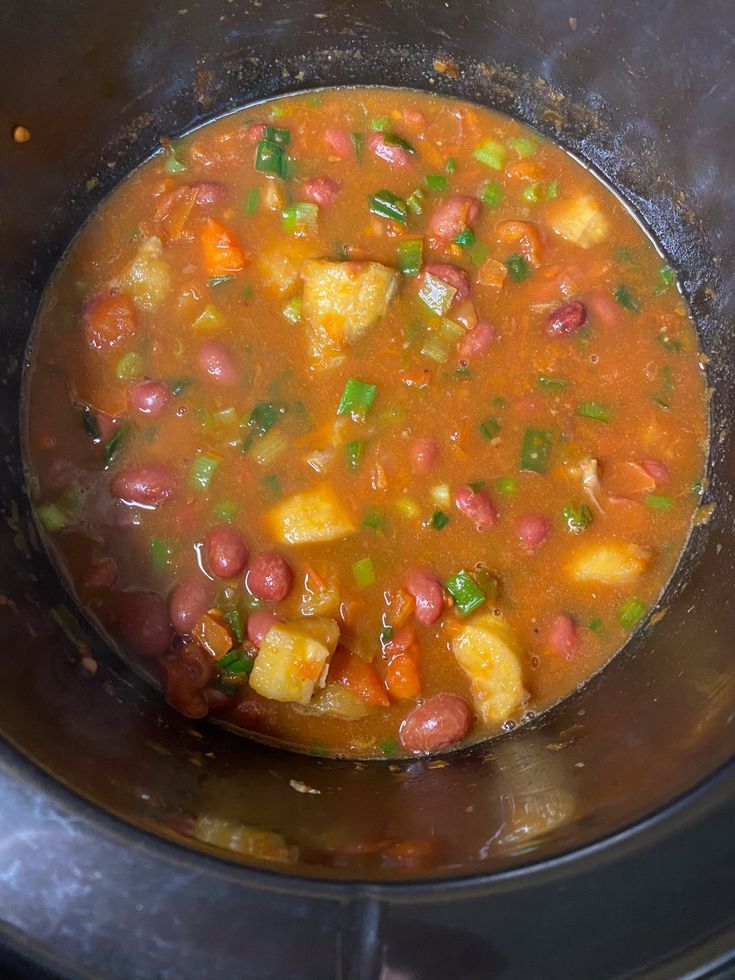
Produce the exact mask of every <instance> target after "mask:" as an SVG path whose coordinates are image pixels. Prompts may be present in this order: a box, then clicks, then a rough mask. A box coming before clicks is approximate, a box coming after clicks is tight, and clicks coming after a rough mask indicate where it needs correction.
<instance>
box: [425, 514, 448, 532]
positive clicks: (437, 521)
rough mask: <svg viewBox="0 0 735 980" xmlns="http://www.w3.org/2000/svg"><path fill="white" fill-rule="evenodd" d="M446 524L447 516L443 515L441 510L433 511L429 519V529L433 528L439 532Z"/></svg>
mask: <svg viewBox="0 0 735 980" xmlns="http://www.w3.org/2000/svg"><path fill="white" fill-rule="evenodd" d="M448 523H449V514H445V513H444V511H443V510H435V511H434V513H433V514H432V515H431V517H430V519H429V527H433V528H434V530H435V531H441V529H442V528H444V527H446V526H447V524H448Z"/></svg>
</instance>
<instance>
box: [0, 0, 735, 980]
mask: <svg viewBox="0 0 735 980" xmlns="http://www.w3.org/2000/svg"><path fill="white" fill-rule="evenodd" d="M0 24H1V25H2V28H3V32H2V33H3V38H4V41H5V44H4V53H3V59H2V62H1V63H0V78H1V79H2V91H3V106H2V114H3V126H4V132H5V135H6V138H5V139H4V140H3V141H2V143H1V148H0V165H1V167H2V190H3V209H2V212H3V213H2V235H1V236H0V265H1V266H2V271H1V272H0V275H1V276H2V278H1V280H0V281H1V282H2V333H1V334H0V344H2V360H1V361H0V364H1V365H2V375H1V380H2V384H1V385H0V425H1V426H2V432H3V447H4V466H3V467H2V471H1V472H0V488H1V490H2V492H1V494H0V497H1V498H2V504H1V506H2V511H3V517H4V521H3V524H2V527H1V528H0V557H1V561H2V565H1V570H0V649H2V655H1V656H0V730H1V731H2V734H3V735H4V737H5V743H4V744H3V746H2V748H1V749H0V779H1V780H2V799H3V806H2V807H0V830H1V831H2V836H1V837H0V846H1V847H2V855H3V857H2V861H1V862H0V896H1V899H0V910H1V912H2V919H3V922H4V926H3V938H4V941H5V947H6V954H5V955H6V957H7V961H8V965H7V970H8V971H9V970H10V969H11V968H13V967H11V963H14V964H15V968H17V969H20V971H21V973H22V974H23V975H27V971H30V970H31V965H30V964H31V963H33V964H35V966H34V967H33V969H36V970H38V971H40V970H41V969H42V968H43V969H46V970H47V971H49V972H50V973H51V974H62V975H72V976H73V975H82V976H86V975H90V974H92V975H102V976H106V977H126V978H130V977H138V976H140V977H151V976H156V977H169V976H170V977H182V976H184V977H185V976H192V977H193V976H201V975H207V976H209V977H213V978H214V977H219V976H223V977H224V976H231V975H236V976H262V977H270V976H274V975H285V976H289V977H327V976H345V977H350V978H362V977H365V978H369V977H378V976H383V977H391V976H399V975H400V976H411V977H414V976H415V977H421V978H424V977H428V978H432V977H448V976H453V977H454V976H457V977H474V976H477V977H487V976H513V977H515V976H518V977H521V976H522V977H533V976H549V975H564V976H565V977H588V976H592V975H594V976H597V977H615V976H622V975H631V974H633V973H636V974H639V973H641V974H645V975H646V976H650V977H657V976H672V975H677V976H683V975H691V976H700V975H705V974H706V973H707V971H715V972H716V971H718V970H720V969H721V970H725V971H726V970H727V969H728V968H727V967H726V966H725V965H724V964H726V963H727V962H728V961H729V958H730V953H731V951H732V950H734V949H735V935H734V934H733V917H734V916H735V882H734V879H733V876H732V875H731V874H729V873H728V868H730V867H731V866H732V860H733V858H735V840H734V839H733V838H734V835H733V834H732V833H731V831H730V828H731V826H732V818H733V816H734V815H735V773H733V769H732V756H733V753H734V752H735V730H734V729H735V726H734V725H733V724H732V721H733V718H735V675H734V673H733V669H732V660H733V639H732V638H733V628H734V627H735V608H734V606H733V601H732V593H733V582H734V581H735V572H734V569H733V562H734V560H735V536H734V534H733V503H732V493H731V488H732V486H733V481H734V478H735V441H734V440H733V435H732V429H731V425H730V420H731V418H732V413H733V401H734V389H733V385H732V380H731V378H732V371H733V366H734V365H735V343H734V341H733V331H732V328H731V320H732V317H733V313H735V292H734V290H733V277H732V273H731V269H732V260H733V252H734V251H735V207H734V206H733V201H732V199H731V197H730V196H729V193H728V192H729V188H730V185H731V183H732V182H733V178H734V177H735V162H733V157H732V153H731V146H732V139H733V135H734V133H733V130H734V128H735V127H734V124H733V116H732V109H731V106H732V101H733V96H734V95H735V74H734V73H733V67H732V58H733V41H732V37H733V32H734V31H735V14H734V13H733V10H732V7H731V5H730V4H729V3H727V2H726V0H702V2H700V3H698V4H696V5H693V4H689V3H686V2H684V0H680V2H671V0H669V2H664V0H652V2H649V3H647V4H642V3H639V2H638V0H620V2H619V3H617V4H615V5H614V6H613V7H612V8H610V6H609V5H608V4H606V3H604V2H603V0H587V2H586V3H584V4H579V3H572V2H570V0H553V2H548V0H536V2H532V0H520V2H518V3H516V4H512V5H510V4H505V3H499V2H489V0H484V2H483V0H442V2H435V0H424V2H416V0H404V2H402V3H394V2H391V0H361V2H358V0H345V2H334V0H326V2H317V0H291V2H276V0H238V2H227V0H202V2H197V0H195V2H188V0H175V2H173V0H149V2H147V3H143V2H141V0H128V2H127V3H125V4H119V3H113V2H111V0H96V2H95V3H90V2H88V0H56V2H54V3H46V4H41V5H40V6H39V5H27V4H21V3H17V2H16V3H13V2H10V3H6V4H5V6H4V7H3V10H2V12H0ZM344 84H360V85H364V84H390V85H407V86H415V87H420V88H424V89H429V90H433V91H436V92H442V93H449V94H458V95H462V96H464V97H467V98H471V99H476V100H478V101H480V102H483V103H486V104H488V105H491V106H493V107H495V108H498V109H500V110H503V111H506V112H509V113H512V114H514V115H516V116H517V117H518V118H520V119H522V120H523V121H526V122H529V123H531V124H532V125H534V126H536V127H537V128H538V129H539V130H541V131H542V132H544V133H546V134H548V135H550V136H552V137H554V138H556V139H558V140H559V141H560V142H561V144H562V145H563V146H565V147H566V148H567V149H568V150H569V151H570V152H573V153H575V154H576V155H578V156H579V157H580V158H581V159H582V160H583V161H585V162H586V163H588V164H589V165H590V166H591V167H593V168H595V169H596V170H597V171H598V172H599V173H600V174H601V175H602V176H603V177H604V178H605V179H606V180H607V181H608V182H609V183H610V184H611V185H612V186H613V187H614V188H615V189H616V190H617V192H618V193H619V194H620V195H621V196H622V197H623V199H624V200H626V201H627V202H629V204H630V205H631V206H632V207H633V209H634V210H635V211H636V213H637V214H638V216H639V217H640V219H641V220H642V221H643V222H644V223H645V224H646V225H647V226H648V227H649V228H650V229H651V231H652V232H653V234H654V235H655V236H656V238H657V239H658V241H659V242H660V244H661V245H662V247H663V249H664V251H665V253H666V255H667V257H668V259H669V261H670V262H671V264H672V265H674V266H675V267H676V268H677V269H678V270H679V271H680V273H681V278H682V282H683V285H684V290H685V293H686V296H687V299H688V301H689V303H690V304H691V307H692V310H693V313H694V316H695V318H696V321H697V325H698V328H699V331H700V338H701V344H702V348H703V351H704V352H705V355H706V357H707V367H706V370H707V375H708V379H709V384H710V385H711V389H712V399H711V433H712V441H711V453H710V460H709V469H708V485H707V488H706V493H705V497H704V504H705V506H704V507H703V509H702V510H701V511H700V514H699V520H698V523H697V525H696V527H695V528H694V529H693V532H692V536H691V539H690V542H689V546H688V548H687V552H686V555H685V557H684V559H683V560H682V561H681V562H680V565H679V567H678V569H677V571H676V574H675V575H674V578H673V579H672V581H671V583H670V585H669V587H668V589H667V591H666V594H665V596H664V599H663V601H662V603H661V606H660V608H659V610H658V612H657V614H656V615H655V616H654V617H653V620H652V621H651V623H650V624H649V625H648V626H647V627H646V629H645V630H644V631H643V632H642V633H641V634H640V635H638V636H636V637H634V638H633V639H632V640H631V641H630V643H629V644H628V646H627V647H626V649H625V650H624V652H623V653H622V654H621V655H620V656H619V657H617V658H616V659H615V660H614V661H613V662H612V663H611V664H610V665H609V666H608V667H607V668H606V669H605V670H604V671H603V672H602V673H601V674H599V675H598V676H597V677H595V678H594V679H593V681H592V682H591V683H590V684H588V685H587V686H586V687H585V688H584V690H582V691H581V692H579V693H578V694H577V695H576V696H574V697H573V698H571V699H569V700H568V701H566V702H565V703H564V704H562V705H560V706H559V707H558V708H557V709H555V710H553V711H551V712H549V713H547V714H546V715H544V716H543V717H541V718H540V719H538V721H537V722H536V723H534V724H533V725H531V726H528V727H525V728H523V729H521V730H519V731H517V732H514V733H512V734H510V735H508V736H504V737H503V738H502V739H498V740H495V741H493V742H491V743H487V744H485V745H482V746H478V747H476V748H474V749H470V750H465V751H462V752H459V753H456V754H455V755H452V756H450V757H448V758H447V759H443V760H434V761H431V760H416V761H411V762H407V763H400V764H394V765H388V764H383V763H371V764H361V765H355V764H354V763H350V762H339V761H333V760H329V759H324V758H316V757H306V756H300V755H294V754H289V753H285V752H280V751H277V750H275V749H273V748H269V747H265V746H260V745H258V744H256V743H254V742H250V741H248V740H246V739H242V738H239V737H237V736H235V735H233V734H231V733H229V732H226V731H223V730H220V729H218V728H216V727H215V726H213V725H210V724H206V723H202V724H199V723H192V722H191V721H188V720H186V719H184V718H181V717H179V716H178V715H176V714H175V713H173V712H172V711H171V710H170V709H168V708H167V707H166V706H165V705H163V704H162V703H161V698H160V695H159V693H158V692H156V691H154V690H152V689H150V688H149V687H148V686H147V685H146V684H145V683H144V682H143V681H142V680H140V678H138V677H137V676H136V675H135V674H133V673H132V672H131V671H130V670H128V669H127V667H126V666H125V665H124V664H123V663H122V662H121V661H120V660H119V659H118V658H117V657H116V656H115V655H114V654H113V653H112V652H111V651H109V650H107V649H105V647H104V645H103V643H102V642H101V641H100V640H99V638H97V637H96V636H95V635H94V634H93V633H92V632H91V631H90V629H89V627H88V626H87V625H86V624H85V623H84V621H83V620H82V619H81V618H80V617H79V616H78V615H77V614H76V613H75V611H74V606H73V603H72V601H71V599H70V598H69V596H68V595H66V594H65V592H64V590H63V588H62V586H61V585H60V584H59V582H58V580H57V579H56V577H55V575H54V573H53V571H52V569H51V567H50V564H49V562H48V560H47V558H46V556H45V554H44V553H43V551H42V550H41V549H40V547H39V544H38V541H37V538H36V535H35V532H34V528H33V524H32V521H31V519H30V515H29V508H28V503H27V499H26V497H25V494H24V489H23V474H22V468H21V461H20V447H19V425H18V418H19V399H20V381H21V373H22V368H23V363H24V351H25V348H26V343H27V341H28V336H29V332H30V328H31V325H32V321H33V317H34V313H35V310H36V308H37V305H38V301H39V297H40V294H41V292H42V290H43V287H44V284H45V282H46V280H47V278H48V276H49V274H50V273H51V271H52V269H53V267H54V264H55V263H56V262H57V261H58V259H59V257H60V255H61V253H62V251H63V249H64V247H65V245H66V244H67V243H68V241H69V240H70V238H71V236H72V235H73V233H74V231H75V230H76V229H77V228H78V227H79V225H80V223H81V222H82V221H83V220H84V218H85V216H86V215H87V214H88V213H89V212H90V211H91V210H92V209H93V208H94V207H95V205H96V204H97V203H98V202H99V201H100V200H101V199H102V197H103V196H104V195H105V194H106V193H107V192H108V191H109V190H110V189H111V188H112V187H113V186H114V184H115V183H116V181H118V180H119V179H120V178H122V177H123V176H124V175H125V174H126V173H128V172H129V170H130V169H131V168H132V167H134V166H135V165H136V164H138V163H140V162H141V161H142V160H143V159H145V157H146V156H148V155H149V154H150V153H151V152H153V151H154V150H155V148H156V147H157V145H158V143H159V140H160V138H161V137H162V136H165V135H172V134H176V133H179V132H182V131H184V130H187V129H189V128H191V127H193V126H195V125H197V124H199V123H201V122H204V121H206V120H208V119H210V118H212V117H214V116H216V115H218V114H220V113H222V112H224V111H227V110H228V109H231V108H234V107H236V106H238V105H242V104H245V103H248V102H251V101H254V100H257V99H260V98H263V97H267V96H270V95H275V94H280V93H285V92H290V91H296V90H300V89H305V88H314V87H319V86H324V85H344ZM15 124H23V125H25V126H27V127H28V128H29V130H30V132H31V140H30V142H28V143H24V144H18V143H15V142H13V141H12V139H11V138H10V134H11V131H12V128H13V126H14V125H15ZM87 647H88V648H89V649H90V650H91V652H92V656H93V658H94V660H95V662H96V663H97V670H96V673H92V672H91V671H90V670H88V669H86V668H85V666H84V665H83V664H82V659H83V658H82V656H81V655H80V649H81V650H83V651H84V650H85V649H86V648H87ZM87 659H89V658H87ZM87 666H88V664H87ZM304 787H306V788H309V789H311V790H314V791H315V792H302V791H299V790H300V789H301V790H303V789H304ZM202 815H209V816H211V817H214V818H220V819H229V820H232V821H236V822H238V823H240V824H244V825H247V826H251V827H257V828H261V829H263V830H266V831H273V832H276V833H278V834H279V835H281V837H282V838H283V840H284V841H285V842H286V844H287V845H288V847H289V849H290V850H289V853H290V854H292V855H294V860H293V861H291V862H290V863H267V862H262V861H258V860H255V859H248V857H247V856H245V855H242V854H238V853H235V852H234V851H214V850H213V849H211V848H208V847H207V846H206V845H205V844H202V843H201V842H200V841H197V840H196V839H194V838H192V837H191V836H190V831H189V830H188V829H187V828H189V826H190V823H191V818H192V817H194V818H195V817H200V816H202ZM407 840H408V841H412V842H419V844H420V845H421V846H414V847H412V848H404V847H402V844H403V842H405V841H407Z"/></svg>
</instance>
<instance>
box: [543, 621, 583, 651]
mask: <svg viewBox="0 0 735 980" xmlns="http://www.w3.org/2000/svg"><path fill="white" fill-rule="evenodd" d="M546 643H547V645H548V646H549V647H550V648H551V649H552V650H553V651H554V653H558V654H560V655H561V656H563V657H572V656H573V655H574V654H575V653H576V652H577V649H578V647H579V630H578V629H577V624H576V623H575V622H574V620H573V619H572V617H571V616H569V615H567V613H559V615H558V616H557V617H556V618H555V619H554V621H553V622H552V624H551V626H549V629H548V632H547V634H546Z"/></svg>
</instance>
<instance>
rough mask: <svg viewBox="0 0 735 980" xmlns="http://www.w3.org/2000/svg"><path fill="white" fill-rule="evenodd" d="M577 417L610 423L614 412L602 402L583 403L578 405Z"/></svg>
mask: <svg viewBox="0 0 735 980" xmlns="http://www.w3.org/2000/svg"><path fill="white" fill-rule="evenodd" d="M577 415H579V416H580V417H581V418H583V419H595V420H596V421H597V422H609V421H610V420H611V418H612V412H611V411H610V408H609V407H608V406H607V405H604V404H603V403H602V402H582V404H581V405H577Z"/></svg>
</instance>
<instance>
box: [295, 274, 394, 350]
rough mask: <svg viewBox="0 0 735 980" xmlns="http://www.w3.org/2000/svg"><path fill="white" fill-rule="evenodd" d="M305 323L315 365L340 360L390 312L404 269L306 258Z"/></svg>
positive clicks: (303, 313) (302, 311)
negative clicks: (344, 350)
mask: <svg viewBox="0 0 735 980" xmlns="http://www.w3.org/2000/svg"><path fill="white" fill-rule="evenodd" d="M301 276H302V278H303V280H304V292H303V299H302V307H301V322H302V324H303V327H304V330H305V332H306V338H307V342H308V346H309V356H310V357H311V359H312V362H313V364H314V366H315V367H320V368H324V367H329V366H332V365H334V364H337V363H339V362H340V361H341V360H342V359H343V358H342V356H341V355H340V351H342V350H343V349H344V348H345V347H347V346H348V345H349V344H354V343H355V341H356V340H358V339H359V338H360V337H362V335H363V334H364V333H365V332H366V331H367V330H369V328H370V327H372V326H373V324H375V323H377V321H378V320H379V319H380V318H381V317H382V316H384V314H385V312H386V310H387V309H388V303H389V302H390V300H391V298H392V296H393V294H394V293H395V291H396V288H397V284H398V273H397V272H395V271H394V270H393V269H389V268H387V267H386V266H384V265H380V263H378V262H329V261H327V260H326V259H319V260H312V261H307V262H304V264H303V266H302V269H301Z"/></svg>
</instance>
